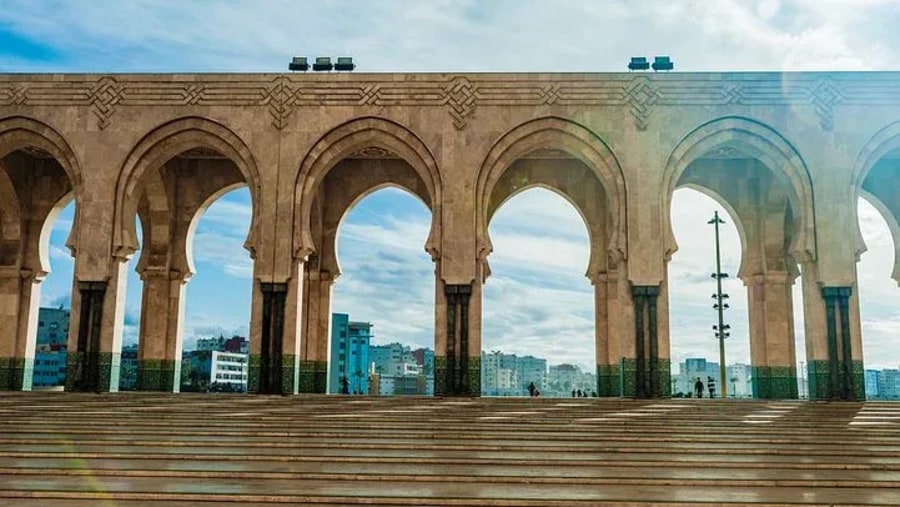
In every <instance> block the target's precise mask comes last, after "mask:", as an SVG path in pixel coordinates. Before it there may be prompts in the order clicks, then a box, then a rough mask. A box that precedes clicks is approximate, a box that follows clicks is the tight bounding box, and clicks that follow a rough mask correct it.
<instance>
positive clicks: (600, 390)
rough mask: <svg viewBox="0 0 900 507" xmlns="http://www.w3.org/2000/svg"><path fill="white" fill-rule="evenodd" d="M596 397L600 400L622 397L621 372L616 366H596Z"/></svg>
mask: <svg viewBox="0 0 900 507" xmlns="http://www.w3.org/2000/svg"><path fill="white" fill-rule="evenodd" d="M597 396H600V397H601V398H616V397H619V396H622V372H621V370H620V368H619V365H618V364H598V365H597Z"/></svg>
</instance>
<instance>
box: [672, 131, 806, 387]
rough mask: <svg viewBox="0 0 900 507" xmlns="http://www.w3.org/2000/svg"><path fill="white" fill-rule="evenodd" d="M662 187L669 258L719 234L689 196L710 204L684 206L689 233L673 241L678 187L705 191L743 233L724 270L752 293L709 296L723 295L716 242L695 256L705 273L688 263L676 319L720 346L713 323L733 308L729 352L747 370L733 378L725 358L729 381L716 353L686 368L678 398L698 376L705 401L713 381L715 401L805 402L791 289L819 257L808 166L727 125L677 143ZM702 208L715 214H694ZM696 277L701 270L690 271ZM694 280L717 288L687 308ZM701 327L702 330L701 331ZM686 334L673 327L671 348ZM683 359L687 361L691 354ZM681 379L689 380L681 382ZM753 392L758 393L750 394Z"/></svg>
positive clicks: (676, 298) (676, 293)
mask: <svg viewBox="0 0 900 507" xmlns="http://www.w3.org/2000/svg"><path fill="white" fill-rule="evenodd" d="M663 185H664V188H665V189H666V194H665V196H666V198H665V200H664V209H665V210H666V211H667V212H668V213H669V216H666V217H664V220H665V221H668V223H669V225H670V227H669V231H670V235H669V238H668V239H667V247H666V251H667V252H668V254H669V255H671V254H673V253H675V251H676V250H677V249H678V248H679V246H678V245H680V244H681V243H682V242H683V241H685V240H687V241H688V242H692V240H691V238H690V236H691V234H694V235H695V236H696V235H698V234H699V235H701V236H703V235H705V236H707V237H709V238H712V237H713V236H712V235H713V234H714V230H713V228H712V226H711V225H707V222H708V221H709V220H710V219H711V218H712V211H713V207H714V206H713V207H710V206H711V205H712V201H711V200H709V199H707V200H706V201H704V200H703V198H701V197H699V196H697V195H696V194H695V196H693V197H691V196H690V194H689V193H685V194H684V195H685V197H686V199H687V200H688V201H692V200H694V199H696V200H697V201H695V202H706V203H707V204H708V206H707V207H706V208H703V207H702V205H701V206H699V207H698V209H697V210H688V209H687V208H688V207H689V206H691V205H685V211H684V213H687V214H688V216H687V218H686V220H689V221H691V222H693V223H690V224H687V223H685V224H683V227H684V228H685V229H684V231H683V232H682V235H683V236H685V238H680V237H679V238H678V243H677V244H676V241H675V239H676V238H675V234H674V232H675V221H676V217H677V215H676V213H675V209H674V202H675V199H676V198H675V189H677V188H681V187H688V188H691V189H694V190H699V191H701V192H703V193H705V194H707V195H708V196H711V197H713V198H714V199H715V201H718V204H719V205H720V207H721V208H724V209H725V210H727V214H728V215H729V216H730V220H729V219H726V221H729V222H731V223H732V224H733V225H735V226H737V231H735V232H734V233H732V234H731V237H732V239H735V240H737V238H739V243H735V244H734V245H733V246H732V247H731V248H732V249H734V250H735V251H734V252H732V253H731V254H730V255H732V256H733V257H731V258H730V259H728V258H726V266H727V265H728V264H729V263H732V267H731V268H730V269H731V270H732V271H731V272H729V271H727V268H725V267H723V271H724V272H728V273H729V275H730V278H729V279H735V278H739V279H740V280H741V281H742V282H743V285H744V286H746V294H741V295H740V296H739V295H738V291H740V289H739V287H738V288H734V289H732V290H731V291H730V292H728V291H726V292H728V293H729V296H730V298H729V299H728V300H727V301H718V299H712V298H710V295H711V293H712V292H714V291H715V289H716V283H715V282H716V280H715V278H711V273H713V272H714V271H715V255H714V252H715V250H714V248H715V244H714V242H713V240H712V239H709V240H707V241H708V243H707V245H708V246H707V247H706V250H705V251H704V250H703V249H701V250H700V251H698V253H697V254H696V255H698V256H699V258H698V259H697V260H699V261H701V262H702V260H703V259H707V261H706V262H707V267H705V268H703V269H702V270H701V266H699V265H697V266H687V265H685V267H684V268H683V270H684V271H681V272H680V273H679V275H678V276H679V277H680V278H681V280H675V279H673V280H671V282H670V284H669V290H670V292H672V293H673V296H672V298H671V304H672V306H673V309H672V311H671V312H670V319H671V322H673V323H675V325H678V323H684V322H687V321H686V320H684V319H694V320H695V321H696V322H697V324H699V322H701V321H703V320H705V321H706V322H707V323H708V325H707V327H706V332H705V333H704V335H705V337H708V340H710V341H711V342H712V343H713V344H716V345H715V346H716V348H718V344H717V333H718V332H719V331H718V330H715V329H713V328H712V326H713V325H716V326H718V318H717V315H716V313H715V312H714V311H713V305H714V304H719V303H722V304H723V305H724V304H725V303H726V302H727V303H728V304H729V306H730V308H729V309H728V311H727V313H729V314H730V315H729V317H728V318H727V322H725V324H729V325H730V326H731V327H730V329H725V330H724V332H727V333H730V336H729V337H728V338H727V339H726V349H731V350H734V351H736V352H738V353H739V355H740V357H736V358H735V359H739V360H742V361H743V360H745V359H749V361H748V362H746V363H739V364H734V365H733V366H732V367H731V369H730V370H731V371H730V372H729V371H728V368H727V367H728V366H729V365H731V363H732V359H731V358H730V355H729V354H728V353H727V351H726V358H725V362H726V365H725V366H726V372H725V375H724V376H725V377H726V378H723V375H722V374H721V364H716V365H715V367H710V366H709V363H710V362H715V363H720V362H721V360H720V359H719V354H718V353H716V354H715V355H714V356H713V359H714V361H709V358H706V357H704V358H697V359H698V361H696V362H693V363H690V364H684V366H683V369H684V373H682V374H680V375H677V376H676V379H675V380H676V383H679V384H680V385H678V386H677V387H676V394H677V391H678V390H681V391H682V393H683V394H685V393H688V392H691V393H693V390H688V388H689V387H690V386H689V385H687V384H688V383H690V382H691V380H693V382H694V383H696V380H697V377H700V378H701V381H703V382H702V384H703V385H702V392H704V393H706V395H707V396H708V395H709V389H708V387H709V385H710V382H709V379H710V378H712V382H711V383H712V384H713V386H714V387H715V393H716V395H717V396H722V395H726V394H727V393H728V392H729V391H730V390H732V389H733V390H734V394H736V395H745V396H746V395H750V394H752V396H754V397H759V398H796V397H798V394H799V393H798V388H799V386H800V385H801V384H802V382H801V381H800V379H799V378H798V374H797V369H798V367H797V366H798V361H797V353H796V350H797V340H796V336H795V334H796V333H795V327H796V322H797V321H796V320H795V315H794V306H795V302H794V301H795V299H796V298H797V297H798V294H799V292H798V291H797V289H796V288H795V287H794V281H795V279H796V278H797V277H798V276H799V275H800V270H799V265H798V261H801V260H803V261H807V260H812V259H814V258H815V248H816V246H815V228H814V225H813V218H812V217H813V216H814V215H813V213H812V209H813V203H812V190H811V189H812V186H811V182H810V179H809V174H808V171H807V170H806V167H805V165H804V163H803V161H802V159H801V158H800V157H799V155H798V154H797V153H796V151H794V149H793V147H792V146H791V145H790V144H789V143H787V141H785V140H784V139H783V138H781V137H780V136H779V135H778V134H777V133H776V132H774V131H773V130H771V129H770V128H768V127H766V126H765V125H762V124H760V123H758V122H755V121H753V120H748V119H745V118H737V117H729V118H722V119H719V120H716V121H713V122H710V123H707V124H705V125H702V126H701V127H699V128H697V129H695V130H694V131H693V132H691V133H690V134H688V135H687V136H686V137H685V138H684V139H683V140H682V141H681V142H680V143H679V145H678V146H677V147H676V149H675V150H674V151H673V153H672V155H671V156H670V158H669V161H668V164H667V167H666V169H665V172H664V174H663ZM680 197H681V196H679V198H680ZM700 209H702V210H703V211H704V212H705V213H707V214H709V215H710V216H708V217H700V216H693V217H692V216H690V215H689V214H690V213H691V212H693V211H700ZM723 211H724V210H723ZM726 226H727V224H726ZM701 231H703V232H701ZM700 244H702V243H700ZM685 246H686V245H685ZM734 263H738V264H734ZM676 267H678V265H677V264H676ZM695 270H696V271H697V272H694V273H693V274H692V273H691V272H693V271H695ZM692 276H693V277H694V278H695V279H696V282H697V283H698V284H699V283H700V281H701V279H702V280H708V283H707V284H706V286H707V287H708V288H709V289H712V290H707V291H705V292H706V294H705V295H701V294H700V293H699V292H698V294H697V299H696V300H694V301H696V302H689V301H687V300H686V301H684V302H681V301H680V299H681V296H680V294H681V293H682V291H683V292H684V294H685V297H687V296H688V294H689V291H690V283H687V282H688V280H690V279H691V277H692ZM698 289H699V287H698ZM741 292H743V291H741ZM744 302H745V303H744ZM741 307H743V308H746V310H745V311H746V312H747V316H748V319H742V318H739V317H738V316H737V315H736V314H737V312H736V311H734V310H736V309H737V308H741ZM704 310H705V311H704ZM691 312H695V313H691ZM700 312H703V313H700ZM704 313H705V314H706V315H705V316H704ZM744 323H746V327H744ZM699 329H700V328H699V327H695V330H696V331H695V332H699ZM681 332H682V331H679V330H677V328H676V329H673V331H672V333H671V341H672V343H673V344H675V343H677V342H678V341H679V340H680V339H681V338H680V336H679V334H680V333H681ZM684 332H687V331H684ZM742 335H743V336H749V348H748V349H744V348H743V347H742V345H740V341H741V340H740V338H739V337H740V336H742ZM697 338H700V337H699V336H698V337H697ZM691 339H693V338H691ZM744 343H746V342H744ZM678 353H679V354H684V353H685V351H679V352H678ZM707 354H708V352H707ZM703 360H705V361H703ZM692 365H693V366H695V368H694V370H697V371H694V373H691V371H693V370H692V369H691V368H690V366H692ZM679 366H681V365H679ZM701 366H704V367H703V368H700V367H701ZM680 369H682V368H680ZM700 370H702V371H700ZM679 376H680V377H682V378H680V379H679V378H678V377H679ZM748 379H749V380H748ZM723 381H724V382H725V383H724V385H723ZM747 385H749V386H750V387H751V389H750V390H749V392H748V390H747V389H746V386H747ZM698 387H699V386H698ZM729 388H731V389H729Z"/></svg>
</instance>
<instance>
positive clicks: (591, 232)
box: [487, 183, 605, 278]
mask: <svg viewBox="0 0 900 507" xmlns="http://www.w3.org/2000/svg"><path fill="white" fill-rule="evenodd" d="M534 188H542V189H544V190H548V191H550V192H553V193H554V194H555V195H558V196H559V197H562V198H563V199H564V200H565V201H566V202H567V203H569V205H570V206H572V208H573V209H574V210H575V212H576V213H578V216H580V217H581V223H582V225H584V229H585V231H586V232H587V235H588V242H589V244H590V245H591V246H593V245H594V241H595V239H596V234H597V232H598V230H599V227H598V224H596V223H594V221H592V220H590V219H589V218H588V216H587V215H586V214H585V213H584V210H583V209H582V207H581V205H580V204H579V203H578V202H576V201H575V199H573V198H572V197H571V196H569V195H568V194H567V193H565V192H563V191H562V190H560V189H558V188H556V187H554V186H553V185H547V184H545V183H531V184H529V185H525V186H523V187H520V188H517V189H516V190H515V191H513V192H511V193H510V194H509V195H508V196H506V197H505V198H504V199H503V200H502V201H501V202H500V203H498V204H497V206H496V207H495V208H494V209H493V210H488V217H487V220H488V224H490V223H491V219H492V218H494V215H496V214H497V212H498V211H500V209H501V208H503V206H504V205H505V204H506V203H507V202H509V201H510V200H512V199H513V198H514V197H516V196H517V195H519V194H521V193H523V192H525V191H527V190H531V189H534ZM488 241H490V238H488ZM491 249H493V246H491ZM602 266H605V263H604V262H603V259H601V258H599V256H598V255H597V253H596V252H594V248H593V247H592V248H591V252H590V254H589V256H588V265H587V268H586V270H585V276H587V277H588V278H591V274H593V273H599V272H601V271H603V270H602V269H601V267H602ZM487 269H489V267H487ZM488 274H490V273H488Z"/></svg>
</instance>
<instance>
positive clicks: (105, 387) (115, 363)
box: [66, 260, 127, 392]
mask: <svg viewBox="0 0 900 507" xmlns="http://www.w3.org/2000/svg"><path fill="white" fill-rule="evenodd" d="M126 266H127V263H126V262H120V261H119V260H114V261H113V265H112V266H111V267H110V276H109V278H108V279H107V280H103V281H77V282H76V287H75V290H74V291H73V294H72V313H71V318H70V322H69V344H68V352H67V358H66V359H67V361H66V362H67V364H66V390H67V391H89V392H91V391H92V392H116V391H118V390H119V368H120V365H121V364H120V361H121V354H122V325H123V315H124V310H125V280H126V278H125V268H126Z"/></svg>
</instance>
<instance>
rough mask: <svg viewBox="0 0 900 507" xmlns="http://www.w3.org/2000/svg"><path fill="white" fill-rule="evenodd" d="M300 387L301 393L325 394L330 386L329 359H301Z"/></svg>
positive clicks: (298, 389)
mask: <svg viewBox="0 0 900 507" xmlns="http://www.w3.org/2000/svg"><path fill="white" fill-rule="evenodd" d="M298 364H299V368H300V370H299V372H298V388H297V391H298V392H301V393H315V394H325V393H326V392H327V387H328V362H327V361H299V362H298Z"/></svg>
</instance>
